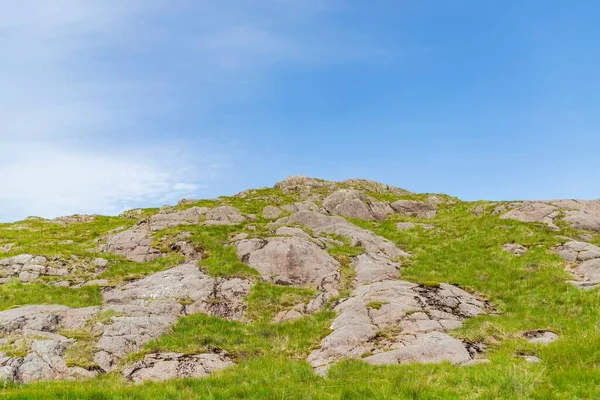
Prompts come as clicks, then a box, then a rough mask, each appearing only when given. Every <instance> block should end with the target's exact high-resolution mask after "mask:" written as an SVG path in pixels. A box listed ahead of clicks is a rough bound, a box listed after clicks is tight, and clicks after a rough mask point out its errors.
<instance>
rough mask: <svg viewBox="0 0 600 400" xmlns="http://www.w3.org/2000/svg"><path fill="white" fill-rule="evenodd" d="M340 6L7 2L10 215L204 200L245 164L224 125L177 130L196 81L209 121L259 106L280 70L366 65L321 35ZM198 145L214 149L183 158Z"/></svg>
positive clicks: (4, 100)
mask: <svg viewBox="0 0 600 400" xmlns="http://www.w3.org/2000/svg"><path fill="white" fill-rule="evenodd" d="M332 4H333V1H332V0H328V1H312V0H306V1H300V0H265V1H264V2H256V1H253V0H235V1H233V0H223V1H218V2H217V1H202V2H195V1H182V2H177V3H173V2H167V1H165V0H128V1H117V0H52V1H50V0H23V1H19V2H12V1H8V0H0V6H1V7H2V18H1V19H0V59H2V63H1V64H0V87H2V91H1V92H0V178H1V179H2V186H3V189H2V191H0V220H6V219H15V218H22V217H24V216H26V215H32V214H37V215H40V216H44V217H49V216H56V215H59V214H68V213H73V212H103V213H113V212H118V211H121V210H122V209H123V208H124V207H128V206H139V205H155V204H157V203H159V202H163V201H165V202H166V201H173V200H176V198H177V197H178V196H183V195H193V194H198V192H199V191H200V189H201V188H206V186H207V185H208V186H210V185H211V182H212V181H214V180H215V179H217V178H219V176H220V175H221V174H224V173H225V172H224V171H229V172H231V171H233V170H234V169H233V168H234V167H233V166H232V161H231V160H232V158H233V157H232V156H231V155H230V154H228V153H230V152H231V153H235V152H236V151H239V148H240V146H239V143H240V142H239V141H238V140H237V139H236V138H235V137H226V136H227V135H224V134H223V133H222V132H220V131H219V129H218V127H217V129H216V130H213V127H211V126H202V127H199V126H193V127H189V126H188V127H187V128H188V131H189V130H193V131H194V132H198V131H200V133H195V134H189V133H188V135H187V136H185V135H183V134H179V133H178V132H177V128H176V127H175V126H176V125H177V122H178V121H177V118H178V117H177V116H174V115H177V114H176V113H177V110H179V109H181V108H185V107H186V106H187V104H186V102H187V101H188V98H189V96H190V88H189V86H190V85H192V87H193V90H195V92H194V97H193V99H194V102H195V107H196V108H195V109H194V110H193V112H194V113H196V114H197V115H198V120H201V118H202V115H203V114H202V113H207V114H209V113H210V110H211V109H214V108H215V107H218V106H219V105H220V104H222V102H229V101H248V100H249V99H251V98H252V94H253V93H255V92H257V91H258V92H259V91H260V88H261V87H262V86H263V83H264V82H265V80H266V79H267V77H268V75H269V72H270V71H271V70H272V69H273V68H276V67H277V66H279V65H281V64H282V63H298V62H302V63H324V62H328V60H329V61H334V60H335V61H337V60H339V59H340V58H344V57H346V58H347V57H354V55H355V54H354V53H353V52H354V51H356V49H353V50H352V52H350V51H348V52H347V51H346V50H344V49H348V47H344V46H342V45H341V44H342V42H341V41H339V40H338V38H337V37H336V35H335V32H333V31H330V30H329V29H328V28H327V25H326V24H320V23H319V26H320V29H319V30H317V29H314V25H315V24H317V22H318V21H319V18H321V16H322V15H323V13H327V12H329V11H330V7H331V6H332ZM190 82H192V83H190ZM180 92H185V93H184V94H182V93H180ZM165 121H166V122H165ZM200 125H202V124H200ZM215 142H217V145H215ZM192 143H193V146H195V147H196V148H201V149H203V151H199V152H197V154H196V155H195V156H194V157H181V155H180V153H181V152H182V151H184V150H187V149H189V148H190V147H192ZM211 148H218V151H216V152H215V151H211V150H210V149H211ZM156 149H160V150H159V151H158V154H157V151H156ZM164 149H171V150H172V151H171V152H167V151H165V150H164ZM208 154H212V155H211V156H210V157H207V155H208ZM158 160H159V161H158Z"/></svg>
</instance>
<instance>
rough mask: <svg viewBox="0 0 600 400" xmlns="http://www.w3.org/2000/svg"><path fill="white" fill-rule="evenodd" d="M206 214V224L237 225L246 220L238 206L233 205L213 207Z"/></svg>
mask: <svg viewBox="0 0 600 400" xmlns="http://www.w3.org/2000/svg"><path fill="white" fill-rule="evenodd" d="M205 216H206V221H205V222H204V224H205V225H235V224H239V223H242V222H244V221H245V220H246V218H245V217H244V216H243V215H242V214H240V212H239V211H238V210H237V209H236V208H233V207H231V206H221V207H217V208H212V209H210V210H208V211H207V212H206V214H205Z"/></svg>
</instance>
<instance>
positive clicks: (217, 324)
mask: <svg viewBox="0 0 600 400" xmlns="http://www.w3.org/2000/svg"><path fill="white" fill-rule="evenodd" d="M333 315H334V314H333V313H332V312H330V311H322V312H319V313H317V314H315V315H310V316H306V317H303V318H300V319H299V320H296V321H293V322H288V323H283V324H275V323H271V322H269V321H266V320H264V319H261V320H258V321H255V322H252V323H248V324H244V323H241V322H235V321H227V320H224V319H222V318H217V317H211V316H208V315H202V314H199V315H191V316H187V317H184V318H181V319H180V320H179V322H178V323H177V324H176V325H175V326H174V327H173V330H172V332H171V333H169V334H166V335H164V336H163V337H161V338H159V339H157V340H154V341H152V342H150V343H148V344H147V345H146V346H145V347H144V351H143V353H154V352H180V353H186V354H196V353H205V352H210V351H214V350H216V349H219V350H225V351H227V352H228V353H229V354H230V355H231V356H232V357H234V358H235V359H236V360H237V361H238V362H239V361H244V360H248V359H253V358H257V357H261V356H276V357H281V356H284V357H288V358H291V359H304V358H305V357H306V356H307V355H308V352H309V351H310V349H311V348H312V347H313V346H315V345H317V344H318V343H319V342H320V340H321V339H322V338H323V337H324V336H325V335H326V334H327V333H328V332H329V329H328V327H329V324H330V323H331V319H332V317H333Z"/></svg>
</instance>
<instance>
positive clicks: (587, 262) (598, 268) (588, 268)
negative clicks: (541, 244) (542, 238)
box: [556, 241, 600, 289]
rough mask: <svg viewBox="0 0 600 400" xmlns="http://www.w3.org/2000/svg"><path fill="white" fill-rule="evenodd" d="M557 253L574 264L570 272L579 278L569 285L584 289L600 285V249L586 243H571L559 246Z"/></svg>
mask: <svg viewBox="0 0 600 400" xmlns="http://www.w3.org/2000/svg"><path fill="white" fill-rule="evenodd" d="M556 252H557V253H558V254H559V255H560V256H561V257H562V258H563V259H564V260H565V261H567V262H569V263H571V264H572V266H571V267H572V268H570V269H569V270H570V271H571V272H572V273H573V274H575V275H576V276H577V277H578V278H579V279H578V280H575V281H569V283H571V284H573V285H574V286H578V287H581V288H584V289H590V288H593V287H595V286H597V285H599V284H600V247H598V246H594V245H593V244H590V243H585V242H578V241H569V242H566V243H564V244H562V245H560V246H558V247H557V248H556Z"/></svg>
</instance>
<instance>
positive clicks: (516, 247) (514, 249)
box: [502, 243, 527, 256]
mask: <svg viewBox="0 0 600 400" xmlns="http://www.w3.org/2000/svg"><path fill="white" fill-rule="evenodd" d="M502 250H504V251H506V252H508V253H512V254H514V255H515V256H521V255H523V254H525V253H527V247H525V246H521V245H520V244H517V243H507V244H504V245H502Z"/></svg>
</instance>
